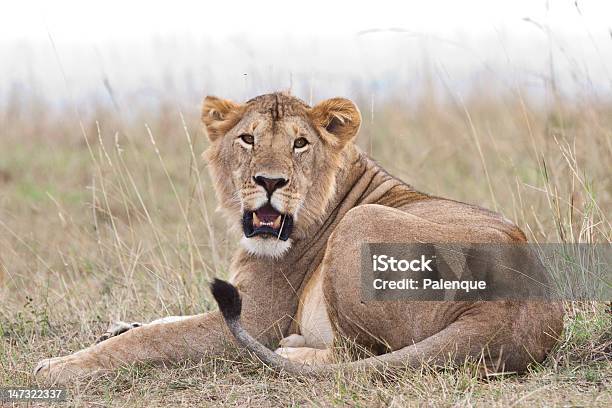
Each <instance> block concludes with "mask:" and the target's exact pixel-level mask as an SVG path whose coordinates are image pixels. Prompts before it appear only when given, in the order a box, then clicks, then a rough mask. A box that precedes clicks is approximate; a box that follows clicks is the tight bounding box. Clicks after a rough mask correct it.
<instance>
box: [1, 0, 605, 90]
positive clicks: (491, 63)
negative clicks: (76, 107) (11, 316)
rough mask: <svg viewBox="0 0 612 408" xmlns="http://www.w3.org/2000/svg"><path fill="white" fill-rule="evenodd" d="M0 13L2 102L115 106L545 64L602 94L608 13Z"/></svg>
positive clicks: (283, 7) (482, 0) (515, 1)
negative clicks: (187, 94) (170, 96)
mask: <svg viewBox="0 0 612 408" xmlns="http://www.w3.org/2000/svg"><path fill="white" fill-rule="evenodd" d="M1 10H2V12H1V13H0V58H1V62H2V63H1V64H0V75H1V76H2V78H3V80H2V82H1V83H0V97H1V96H2V95H4V94H6V92H7V90H8V89H9V88H11V86H13V85H14V84H15V83H19V84H21V85H22V86H24V87H25V88H26V89H27V88H28V86H31V87H35V89H37V90H38V91H39V92H40V93H42V94H51V93H54V95H56V94H57V95H58V96H57V97H58V98H62V97H66V93H65V92H64V93H62V92H60V90H61V89H63V88H66V82H67V85H68V88H70V89H71V90H72V91H71V93H72V96H73V97H74V95H77V96H76V97H86V96H88V95H92V94H93V95H98V94H100V92H102V91H103V90H104V89H103V87H102V86H101V84H102V79H103V78H107V79H108V80H109V81H110V82H111V84H113V85H114V87H115V88H117V89H118V90H119V91H120V92H123V93H124V94H134V93H141V94H142V93H143V92H144V94H145V95H156V94H159V93H160V92H166V90H167V88H168V86H170V85H171V87H172V88H173V89H175V90H177V89H178V90H179V91H181V92H182V91H185V90H186V89H187V90H188V89H194V92H193V94H194V95H196V94H200V93H202V92H204V91H206V92H208V91H209V90H211V91H214V92H217V93H218V92H225V93H229V94H231V95H235V96H237V97H243V96H244V97H247V96H248V95H249V94H252V93H253V92H260V91H265V90H271V88H280V87H287V86H289V85H290V84H292V85H294V86H299V87H301V88H302V92H307V91H304V89H306V88H308V89H309V91H308V92H310V93H312V92H314V93H316V94H317V95H322V94H326V93H338V92H344V93H346V92H350V89H352V88H351V87H353V88H354V83H355V81H361V82H360V83H366V84H368V87H369V88H368V89H371V90H372V92H375V91H377V90H380V91H381V92H386V90H388V89H389V88H393V87H394V86H396V85H397V84H403V85H402V86H404V85H406V86H410V85H411V84H417V85H418V83H419V82H420V81H422V79H423V70H426V69H431V70H433V72H435V73H436V75H437V76H439V77H440V78H441V79H440V80H443V81H446V82H447V84H446V85H447V86H449V87H450V88H452V89H454V88H455V87H456V89H458V90H460V89H461V87H462V86H463V85H464V84H466V83H468V82H470V81H474V78H475V77H476V78H479V77H480V76H481V75H482V74H483V73H485V74H490V75H492V76H493V77H496V78H497V80H499V82H500V83H501V84H502V85H504V84H507V83H508V82H513V81H520V82H521V83H522V84H525V83H526V84H527V85H529V86H531V85H533V86H538V85H537V82H538V81H540V80H541V79H542V77H543V76H546V75H549V73H550V72H549V66H550V57H551V55H552V57H553V60H554V65H555V70H556V71H557V72H556V73H555V75H558V76H559V79H560V80H561V81H560V82H562V86H563V87H576V86H578V88H581V87H585V86H586V87H592V88H593V89H596V90H598V91H600V92H601V91H603V92H604V93H605V92H611V91H612V85H611V83H612V1H610V0H599V1H594V0H592V1H578V2H575V1H574V0H549V1H546V0H499V1H493V0H473V1H467V0H466V1H450V0H449V1H431V0H429V1H423V0H420V1H388V0H375V1H372V0H369V1H350V2H349V1H330V0H323V1H321V0H309V1H305V2H304V1H302V2H298V1H294V2H289V1H253V0H251V1H238V0H234V1H214V2H208V1H172V2H170V1H126V0H123V1H119V0H105V1H96V2H93V1H83V0H81V1H69V0H54V1H14V2H9V1H6V2H4V3H3V5H2V8H1ZM51 40H52V41H53V43H54V44H55V50H54V49H53V47H52V45H51V44H52V41H51ZM62 70H63V73H62ZM64 76H65V77H66V79H64ZM339 78H340V80H339ZM570 82H571V84H569V83H570ZM33 84H35V85H33ZM530 84H531V85H530ZM576 84H578V85H576ZM183 88H184V89H183ZM313 89H314V91H313ZM148 92H149V93H148ZM302 96H304V95H302ZM325 96H327V95H325Z"/></svg>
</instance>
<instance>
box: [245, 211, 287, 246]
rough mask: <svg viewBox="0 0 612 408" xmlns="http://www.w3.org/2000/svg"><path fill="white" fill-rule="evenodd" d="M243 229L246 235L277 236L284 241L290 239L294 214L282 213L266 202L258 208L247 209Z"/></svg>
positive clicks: (248, 236) (249, 236)
mask: <svg viewBox="0 0 612 408" xmlns="http://www.w3.org/2000/svg"><path fill="white" fill-rule="evenodd" d="M242 229H243V231H244V236H245V237H247V238H251V237H254V236H264V237H266V236H269V237H276V238H277V239H280V240H282V241H286V240H287V239H289V236H290V235H291V231H292V230H293V216H292V215H290V214H282V213H280V212H279V211H277V210H276V209H275V208H274V207H272V205H271V204H270V203H266V204H265V205H264V206H263V207H260V208H258V209H257V210H254V211H251V210H247V211H245V212H244V215H243V216H242Z"/></svg>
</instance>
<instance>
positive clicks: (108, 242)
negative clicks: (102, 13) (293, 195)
mask: <svg viewBox="0 0 612 408" xmlns="http://www.w3.org/2000/svg"><path fill="white" fill-rule="evenodd" d="M360 106H362V110H363V113H364V119H365V120H364V128H363V129H362V132H361V135H360V137H359V144H360V145H361V146H362V147H363V148H364V149H365V150H366V151H371V154H372V155H373V157H374V158H375V159H377V160H378V161H379V162H381V164H382V165H383V166H384V167H386V168H387V169H388V170H389V171H390V172H391V173H393V174H395V175H397V176H399V177H400V178H402V179H404V180H406V181H407V182H409V183H411V184H413V185H414V186H415V187H417V188H418V189H421V190H423V191H426V192H430V193H433V194H437V195H442V196H446V197H450V198H454V199H458V200H462V201H467V202H471V203H477V204H480V205H483V206H486V207H489V208H492V209H496V210H498V211H501V212H502V213H504V214H505V215H506V216H507V217H508V218H510V219H512V220H514V221H516V222H517V223H518V224H519V225H520V226H521V227H522V228H523V229H524V230H525V231H526V232H527V234H528V235H529V238H530V239H531V240H533V241H538V242H604V243H609V242H611V241H612V229H611V228H610V220H609V219H608V218H607V215H609V214H610V211H611V209H612V199H611V198H612V197H611V194H612V179H611V177H610V174H611V172H610V170H611V169H610V163H612V106H610V105H608V104H606V103H604V102H601V101H595V100H580V99H578V100H577V101H575V102H571V103H570V102H564V101H560V100H558V101H557V102H556V103H555V104H553V105H552V106H551V107H548V108H541V107H538V106H535V105H530V103H529V102H528V101H526V100H525V99H524V98H523V97H522V96H521V94H520V93H518V92H517V93H516V94H508V95H505V96H499V95H487V94H486V92H482V90H475V92H474V96H473V97H468V98H465V99H459V98H455V99H453V98H450V99H449V102H436V101H435V100H433V99H432V98H422V99H420V100H417V101H416V102H414V103H413V104H411V105H407V104H405V103H402V102H399V101H388V102H386V103H382V104H380V105H378V106H374V109H373V111H372V112H370V111H368V109H367V108H365V107H368V106H370V105H369V102H364V103H362V104H360ZM131 111H132V113H131V114H130V115H129V116H128V115H124V114H121V113H119V112H117V111H115V110H112V109H106V108H103V107H100V106H94V107H93V108H91V107H90V108H89V109H81V110H80V112H79V113H78V114H77V113H75V112H73V111H72V110H66V111H63V110H58V109H52V108H50V106H49V105H48V104H47V103H45V102H44V101H39V100H27V101H22V102H19V101H13V102H11V103H9V104H8V105H7V106H5V107H4V108H3V109H2V110H0V129H1V134H0V283H1V284H2V286H1V287H0V384H4V385H29V384H32V381H33V379H32V377H31V375H30V371H31V369H32V366H33V364H35V362H36V361H38V360H39V359H41V358H44V357H49V356H57V355H64V354H67V353H70V352H73V351H75V350H78V349H80V348H82V347H85V346H87V345H89V344H91V343H92V341H94V339H95V338H96V337H97V336H98V335H99V334H100V333H101V332H102V331H104V329H105V328H106V325H107V323H108V321H109V320H112V319H119V318H120V319H126V320H137V321H148V320H152V319H154V318H157V317H160V316H163V315H179V314H194V313H199V312H202V311H205V310H209V309H212V308H214V306H213V304H212V303H211V297H210V294H209V292H208V289H207V285H206V279H207V278H208V277H210V276H212V275H214V274H217V275H220V276H226V275H227V266H228V263H229V257H230V256H231V253H232V250H233V248H234V247H235V237H234V236H233V235H231V233H229V232H227V231H226V228H225V223H224V221H223V220H221V219H220V218H219V215H218V214H216V213H215V212H214V209H215V199H214V194H213V192H212V191H211V188H210V183H209V180H208V177H207V174H206V170H205V165H204V164H203V163H202V162H201V160H200V157H199V156H200V152H201V151H202V150H203V149H204V147H205V140H204V139H205V138H204V136H203V134H202V131H201V129H200V125H199V123H198V112H197V110H196V108H195V107H193V106H181V104H180V103H176V102H171V103H167V104H162V105H161V106H160V108H159V109H157V110H155V109H153V110H152V109H142V110H138V109H137V108H135V107H132V109H131ZM183 118H184V119H183ZM606 307H607V306H606V305H604V304H600V303H588V304H570V303H568V304H567V309H568V317H567V324H566V331H565V334H564V337H563V339H562V343H561V345H560V347H559V348H558V349H557V350H556V351H555V352H554V353H553V354H552V355H551V356H550V358H549V359H548V360H547V361H546V362H545V364H543V365H542V366H539V367H534V368H533V372H532V373H530V374H529V375H525V376H521V377H515V376H514V377H513V376H509V377H503V378H498V379H495V380H490V381H482V380H478V379H477V378H476V377H475V376H474V375H473V372H472V370H471V369H470V368H469V367H466V368H464V369H460V370H456V371H450V370H449V371H435V372H434V371H430V370H425V369H424V370H422V371H413V370H411V371H406V372H404V373H399V374H397V376H396V377H394V378H386V379H384V380H382V379H372V378H365V377H363V376H360V375H355V376H352V377H338V378H332V379H329V380H327V381H316V382H315V381H312V380H307V379H294V378H288V377H284V376H278V375H275V374H273V373H270V372H269V371H266V370H265V369H262V368H259V367H258V365H257V364H256V363H254V362H253V361H251V360H249V359H247V358H244V359H241V360H240V361H239V362H231V361H225V360H223V359H220V358H217V359H213V358H210V359H205V360H204V361H203V362H202V363H201V364H199V365H195V366H194V365H188V366H184V367H173V368H166V369H162V368H152V367H143V366H137V367H131V368H128V369H124V370H122V371H120V372H119V373H118V374H117V375H116V376H112V377H106V378H103V379H100V380H96V381H95V382H92V383H87V384H79V385H75V387H74V388H73V389H71V390H70V393H71V405H75V406H96V405H103V406H106V405H137V406H142V405H147V406H162V405H171V406H172V405H176V404H178V403H183V404H185V405H194V406H201V405H218V404H226V405H247V404H252V405H264V406H277V405H325V406H327V405H344V404H349V405H359V406H383V405H384V406H406V405H408V406H410V405H483V406H490V405H497V406H508V405H516V406H532V405H547V406H550V405H565V406H568V405H582V406H598V405H599V406H610V404H612V397H611V395H610V385H611V384H610V378H612V367H611V366H610V359H611V353H612V346H611V343H612V324H611V315H610V310H609V309H608V310H606Z"/></svg>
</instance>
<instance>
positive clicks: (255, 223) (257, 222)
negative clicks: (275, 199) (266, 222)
mask: <svg viewBox="0 0 612 408" xmlns="http://www.w3.org/2000/svg"><path fill="white" fill-rule="evenodd" d="M253 226H254V227H255V228H259V227H261V220H260V219H259V218H258V217H257V213H253Z"/></svg>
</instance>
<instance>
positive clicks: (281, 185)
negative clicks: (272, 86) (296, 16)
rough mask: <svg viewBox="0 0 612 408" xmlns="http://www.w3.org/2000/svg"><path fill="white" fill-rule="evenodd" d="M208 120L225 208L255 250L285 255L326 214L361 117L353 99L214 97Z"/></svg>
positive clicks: (213, 167) (214, 172)
mask: <svg viewBox="0 0 612 408" xmlns="http://www.w3.org/2000/svg"><path fill="white" fill-rule="evenodd" d="M202 121H203V122H204V124H205V126H206V130H207V133H208V137H209V139H210V142H211V145H210V147H209V148H208V150H207V151H206V157H207V159H208V162H209V171H210V173H211V176H212V179H213V181H214V184H215V189H216V192H217V196H218V199H219V202H220V204H221V208H222V209H224V210H225V211H226V213H227V214H228V216H229V217H231V219H232V220H234V221H236V222H240V223H241V225H242V231H243V233H244V236H243V238H242V240H241V242H242V244H243V246H244V247H245V248H246V249H247V250H248V251H249V252H250V253H252V254H255V255H260V256H272V257H279V256H281V255H282V254H284V253H285V252H286V251H287V250H288V249H289V248H290V247H291V242H292V239H299V238H303V237H304V234H305V232H306V230H307V229H308V228H309V227H310V226H312V225H313V224H314V223H316V222H319V221H320V220H321V218H322V216H323V215H324V213H325V210H326V209H327V206H328V204H329V202H330V200H331V198H332V197H333V194H334V192H335V185H336V175H337V174H338V172H339V170H340V167H341V160H340V158H341V153H342V151H343V149H345V148H346V146H347V145H348V144H350V143H351V141H352V140H353V139H354V137H355V136H356V134H357V131H358V130H359V126H360V124H361V115H360V113H359V110H358V109H357V107H356V106H355V104H354V103H353V102H351V101H349V100H347V99H342V98H333V99H328V100H325V101H323V102H321V103H319V104H317V105H316V106H314V107H310V106H308V105H307V104H306V103H304V102H302V101H301V100H299V99H298V98H295V97H293V96H289V95H286V94H281V93H274V94H269V95H262V96H258V97H256V98H253V99H251V100H249V101H247V102H246V103H244V104H238V103H235V102H232V101H229V100H223V99H219V98H216V97H213V96H208V97H206V99H205V100H204V107H203V110H202Z"/></svg>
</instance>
